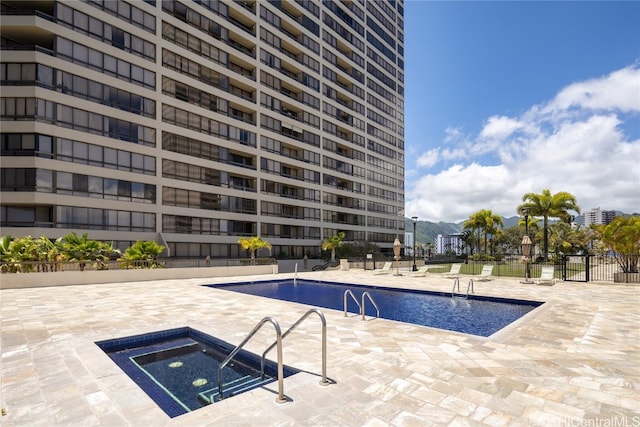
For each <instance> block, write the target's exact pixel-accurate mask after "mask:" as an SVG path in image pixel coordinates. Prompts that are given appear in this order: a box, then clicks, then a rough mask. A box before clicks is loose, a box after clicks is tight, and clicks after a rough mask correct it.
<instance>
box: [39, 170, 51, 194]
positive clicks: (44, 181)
mask: <svg viewBox="0 0 640 427" xmlns="http://www.w3.org/2000/svg"><path fill="white" fill-rule="evenodd" d="M36 186H37V188H38V190H52V189H53V171H51V170H49V169H38V170H37V171H36Z"/></svg>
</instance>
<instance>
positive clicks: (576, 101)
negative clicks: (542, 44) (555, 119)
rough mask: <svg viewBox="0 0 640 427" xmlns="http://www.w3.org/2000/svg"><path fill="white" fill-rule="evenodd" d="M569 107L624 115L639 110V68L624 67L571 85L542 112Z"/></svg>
mask: <svg viewBox="0 0 640 427" xmlns="http://www.w3.org/2000/svg"><path fill="white" fill-rule="evenodd" d="M572 107H577V108H582V109H589V110H610V111H621V112H625V113H628V112H634V111H635V112H638V111H640V69H638V68H637V67H626V68H623V69H621V70H617V71H614V72H613V73H611V74H609V75H608V76H606V77H603V78H599V79H591V80H587V81H584V82H578V83H574V84H571V85H569V86H567V87H566V88H564V89H562V90H561V91H560V92H559V93H558V95H556V97H555V98H554V99H553V100H552V101H551V102H549V104H547V105H546V106H545V108H544V109H543V110H542V111H543V112H552V111H566V110H569V109H570V108H572Z"/></svg>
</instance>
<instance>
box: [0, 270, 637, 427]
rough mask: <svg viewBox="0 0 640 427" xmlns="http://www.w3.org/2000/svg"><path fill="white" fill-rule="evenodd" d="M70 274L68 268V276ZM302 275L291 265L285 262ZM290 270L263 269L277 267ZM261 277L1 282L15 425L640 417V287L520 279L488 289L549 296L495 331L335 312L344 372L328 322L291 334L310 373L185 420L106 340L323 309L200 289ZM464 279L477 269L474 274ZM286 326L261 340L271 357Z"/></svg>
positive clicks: (400, 282) (425, 283) (222, 332)
mask: <svg viewBox="0 0 640 427" xmlns="http://www.w3.org/2000/svg"><path fill="white" fill-rule="evenodd" d="M53 274H58V273H53ZM280 276H283V277H291V275H280ZM273 277H274V276H272V275H269V276H253V277H252V279H272V278H273ZM299 277H309V278H313V279H321V280H331V281H341V282H347V283H360V284H381V285H385V286H398V287H404V288H414V289H427V290H434V291H441V292H451V285H452V280H451V279H443V278H441V277H440V276H439V275H429V276H426V277H411V276H410V275H404V276H393V275H390V274H389V275H376V274H373V272H370V271H362V270H351V271H348V272H341V271H329V272H314V273H300V274H299ZM238 280H239V281H242V280H247V278H242V277H237V278H226V279H225V278H215V279H211V280H203V279H197V280H196V279H191V280H167V281H150V282H131V283H120V284H101V285H86V286H65V287H55V288H35V289H22V290H8V289H5V290H2V291H0V315H1V328H2V329H1V340H0V346H1V347H0V348H1V352H2V354H1V359H0V363H1V375H2V379H1V382H2V383H1V389H0V391H1V394H0V403H1V405H2V407H3V408H4V409H5V410H6V415H4V416H2V418H1V419H0V423H1V424H2V425H3V426H4V425H6V426H221V425H223V426H258V425H259V426H368V427H376V426H421V427H422V426H431V425H433V426H482V425H490V426H502V425H504V426H580V425H594V426H596V425H597V426H604V425H616V426H625V427H626V426H638V425H640V393H639V390H640V288H638V287H637V286H632V285H613V284H594V283H590V284H584V283H570V282H564V283H563V282H561V283H558V284H557V285H556V286H553V287H546V286H545V287H542V286H540V287H539V286H535V285H530V284H529V285H526V284H522V283H520V282H519V281H518V280H515V279H510V280H509V279H496V280H493V281H490V282H485V283H476V284H475V293H476V294H479V295H488V296H499V297H509V298H519V299H531V300H539V301H546V304H544V305H543V306H541V307H539V308H538V309H536V310H534V311H533V312H531V313H530V314H528V315H526V316H525V317H524V318H522V319H520V320H518V321H516V322H515V323H514V324H512V325H510V326H508V327H507V328H505V329H503V330H502V331H499V332H497V333H496V334H494V335H493V336H491V337H489V338H482V337H475V336H471V335H465V334H460V333H455V332H449V331H444V330H438V329H433V328H426V327H420V326H414V325H408V324H402V323H398V322H392V321H386V320H381V319H376V320H369V321H364V322H363V321H361V320H360V318H359V317H358V316H350V317H347V318H345V317H344V316H343V313H342V312H340V311H333V310H326V309H322V311H323V313H324V314H325V316H326V318H327V324H328V326H327V329H328V348H329V354H328V359H329V360H328V375H329V377H330V378H331V379H332V380H333V381H334V382H335V383H334V384H331V385H329V386H320V385H319V384H318V383H319V380H320V376H319V375H320V366H321V358H320V326H319V322H318V321H317V318H316V319H313V318H312V317H309V320H307V321H305V322H304V323H302V324H301V325H300V326H299V327H298V328H297V329H296V330H295V332H294V333H292V334H291V335H290V336H289V337H287V338H286V340H285V350H284V360H285V363H286V364H288V365H292V366H295V367H296V368H299V369H302V370H304V371H305V372H303V373H301V374H297V375H295V376H292V377H289V378H287V379H285V394H286V396H287V398H288V399H289V401H288V402H287V403H284V404H279V403H276V401H275V397H276V395H277V385H276V384H271V385H268V386H266V387H264V388H261V389H256V390H253V391H251V392H249V393H245V394H243V395H240V396H237V397H234V398H231V399H227V400H224V401H222V402H219V403H216V404H214V405H210V406H208V407H205V408H203V409H200V410H197V411H194V412H191V413H188V414H185V415H182V416H179V417H176V418H173V419H172V418H169V417H168V416H167V415H165V413H164V412H163V411H162V410H161V409H160V408H158V407H157V405H156V404H155V403H154V402H153V401H152V400H151V399H150V398H149V397H148V396H147V395H146V394H145V393H144V392H143V391H141V390H140V389H139V388H138V387H137V386H136V385H135V384H134V383H133V382H132V381H131V380H130V379H129V378H128V377H127V376H126V375H125V374H124V373H123V372H122V371H121V370H120V369H119V368H118V367H117V366H115V365H114V364H113V363H112V362H111V360H110V359H109V358H108V357H107V356H106V355H105V354H104V353H103V352H102V351H101V350H100V349H99V348H97V347H96V346H95V344H94V342H95V341H99V340H103V339H110V338H117V337H124V336H128V335H133V334H139V333H145V332H151V331H158V330H162V329H167V328H171V327H178V326H191V327H193V328H196V329H199V330H202V331H204V332H206V333H209V334H211V335H213V336H216V337H218V338H220V339H223V340H225V341H228V342H231V343H235V344H237V343H239V342H240V341H242V339H243V338H244V337H245V335H246V334H247V333H248V332H249V331H250V330H251V329H252V328H253V327H254V326H255V325H256V324H257V323H258V322H259V321H260V320H261V319H262V318H263V317H265V316H273V317H274V318H275V319H277V320H278V321H279V323H280V324H281V325H282V327H283V329H285V328H287V327H288V325H290V324H292V323H293V322H294V321H296V320H297V319H298V318H299V317H300V316H301V315H302V314H303V313H304V312H305V311H306V309H307V308H308V307H305V306H302V305H299V304H292V303H286V302H281V301H276V300H270V299H264V298H259V297H253V296H249V295H242V294H237V293H234V292H227V291H222V290H217V289H211V288H206V287H202V286H200V284H202V283H221V282H227V281H238ZM462 281H466V279H465V278H464V277H463V278H462V279H461V282H462ZM272 341H273V330H272V329H271V330H269V328H268V327H265V328H263V329H261V331H260V332H259V333H258V334H256V336H255V337H254V339H253V340H252V341H250V342H249V343H248V346H247V349H248V350H250V351H252V352H254V353H257V354H261V353H262V351H263V349H264V348H265V347H266V346H267V345H269V344H270V343H271V342H272Z"/></svg>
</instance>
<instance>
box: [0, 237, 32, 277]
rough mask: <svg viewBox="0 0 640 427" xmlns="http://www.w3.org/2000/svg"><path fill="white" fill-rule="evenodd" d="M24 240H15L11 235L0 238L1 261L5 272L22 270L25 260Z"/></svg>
mask: <svg viewBox="0 0 640 427" xmlns="http://www.w3.org/2000/svg"><path fill="white" fill-rule="evenodd" d="M23 247H24V241H23V240H18V241H16V240H14V239H12V238H11V236H2V238H0V261H1V262H2V266H1V269H2V272H3V273H17V272H20V271H21V263H22V262H23V261H24V260H25V258H26V256H25V254H24V252H25V251H24V250H23Z"/></svg>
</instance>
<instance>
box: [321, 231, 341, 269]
mask: <svg viewBox="0 0 640 427" xmlns="http://www.w3.org/2000/svg"><path fill="white" fill-rule="evenodd" d="M345 236H346V234H345V233H344V232H342V231H340V232H338V233H337V234H334V235H333V236H330V237H327V238H326V239H324V241H323V242H322V250H323V251H331V262H332V263H335V262H336V249H337V248H339V247H340V246H341V245H342V240H344V238H345Z"/></svg>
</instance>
